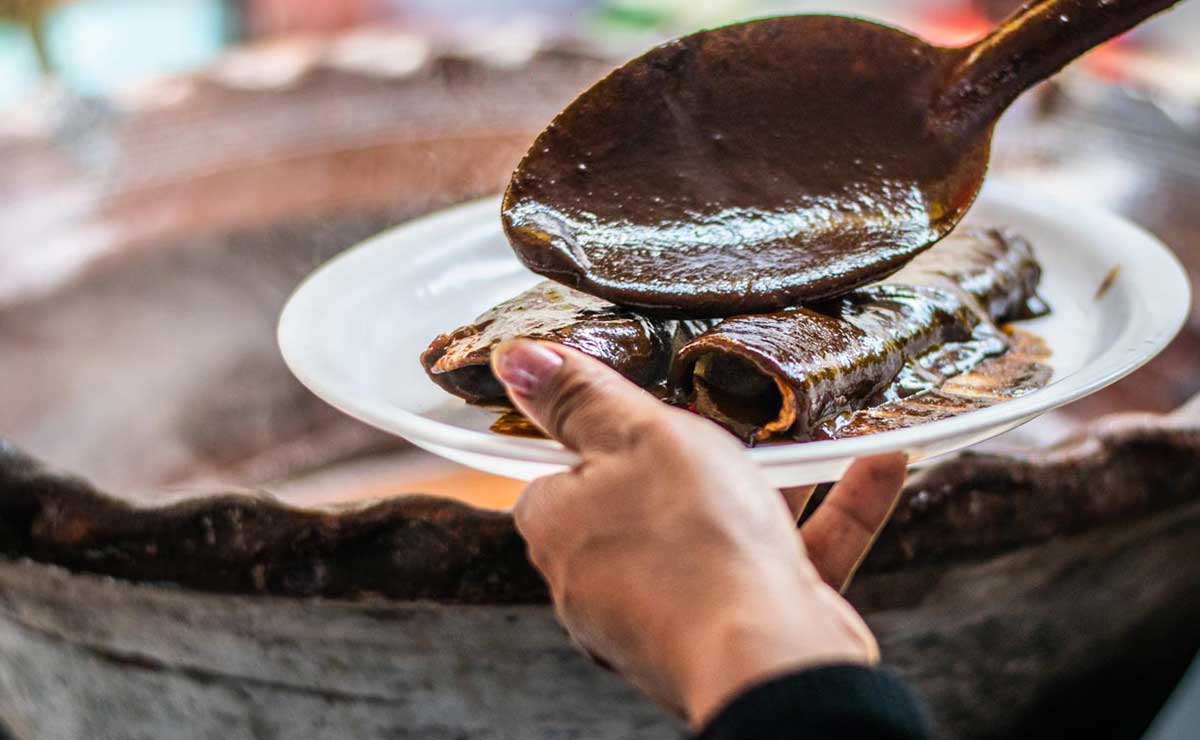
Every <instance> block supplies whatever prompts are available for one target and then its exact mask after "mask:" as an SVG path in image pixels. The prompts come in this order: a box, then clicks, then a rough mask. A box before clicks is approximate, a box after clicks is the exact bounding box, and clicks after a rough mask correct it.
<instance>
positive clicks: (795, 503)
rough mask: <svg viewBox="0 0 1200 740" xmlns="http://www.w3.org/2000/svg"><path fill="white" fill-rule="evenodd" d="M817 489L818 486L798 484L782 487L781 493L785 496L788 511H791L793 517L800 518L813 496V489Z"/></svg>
mask: <svg viewBox="0 0 1200 740" xmlns="http://www.w3.org/2000/svg"><path fill="white" fill-rule="evenodd" d="M815 490H817V487H816V486H796V487H795V488H780V489H779V493H780V495H781V496H783V500H784V502H785V503H786V504H787V507H788V511H789V512H791V515H792V519H799V518H800V515H801V514H803V513H804V507H805V506H808V501H809V499H811V498H812V495H813V491H815Z"/></svg>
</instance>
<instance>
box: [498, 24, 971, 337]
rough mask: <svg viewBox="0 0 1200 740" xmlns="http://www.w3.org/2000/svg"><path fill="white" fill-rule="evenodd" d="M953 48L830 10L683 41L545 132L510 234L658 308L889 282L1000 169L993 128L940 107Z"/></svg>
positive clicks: (780, 301) (694, 311) (560, 269)
mask: <svg viewBox="0 0 1200 740" xmlns="http://www.w3.org/2000/svg"><path fill="white" fill-rule="evenodd" d="M897 60H899V61H897ZM941 60H942V55H941V54H940V53H939V50H938V49H937V48H936V47H932V46H930V45H928V44H926V43H924V42H923V41H921V40H919V39H917V38H915V37H912V36H909V35H907V34H904V33H901V32H899V31H896V30H895V29H891V28H887V27H884V26H879V25H876V24H872V23H867V22H863V21H857V20H853V19H847V18H836V17H829V16H793V17H784V18H770V19H764V20H761V21H755V22H751V23H745V24H739V25H737V26H733V27H727V28H722V29H715V30H712V31H706V32H701V33H698V34H694V35H692V36H687V37H684V38H681V39H678V40H676V41H673V42H670V43H668V44H665V45H663V46H660V47H658V48H656V49H653V50H651V51H650V52H648V53H647V54H646V55H645V56H643V57H642V58H641V59H639V60H635V62H632V63H630V64H628V65H626V66H625V67H622V68H620V69H618V70H617V71H615V72H613V73H612V74H611V75H610V76H609V77H607V78H605V79H604V80H602V81H601V82H599V83H597V84H596V85H595V86H594V87H593V88H592V89H591V90H589V91H588V92H586V93H585V94H584V95H582V96H580V98H578V99H577V100H576V101H575V102H574V103H572V104H571V105H570V106H569V107H568V108H567V109H566V110H564V111H563V112H562V113H561V114H560V115H559V116H558V117H557V118H556V119H555V120H554V122H553V123H552V124H551V125H550V126H549V128H547V129H546V130H545V131H544V132H543V133H542V134H541V135H540V136H539V137H538V139H537V140H536V142H535V143H534V145H533V147H532V148H531V149H530V151H529V153H528V154H527V155H526V157H525V159H524V160H523V161H522V163H521V164H520V166H519V167H518V169H517V171H516V173H514V175H513V178H512V180H511V182H510V184H509V189H508V191H507V193H506V195H505V199H504V204H503V213H502V216H503V221H504V227H505V231H506V233H507V235H508V237H509V240H510V242H511V243H512V245H513V249H514V250H515V251H516V253H517V255H518V256H519V257H520V258H521V260H522V261H523V262H524V263H525V264H526V265H527V266H528V267H529V268H530V269H532V270H533V271H534V272H537V273H540V274H543V275H545V276H547V277H550V278H553V279H555V280H558V281H560V282H563V283H566V284H568V285H572V286H574V287H577V288H579V289H580V290H583V291H586V292H588V293H591V294H593V295H597V296H601V297H603V298H606V299H608V300H610V301H613V302H614V303H618V304H622V305H627V306H633V307H637V308H639V309H642V310H643V311H645V312H647V313H659V314H663V315H676V316H679V315H683V316H688V317H693V318H699V317H715V316H731V315H737V314H741V313H757V312H765V311H771V310H775V309H778V308H782V307H786V306H792V305H796V304H797V303H800V302H810V301H813V300H817V299H821V298H828V297H831V296H834V295H838V294H841V293H844V292H847V291H849V290H851V289H854V288H856V287H860V286H862V285H865V284H866V283H868V282H872V281H875V280H878V279H880V278H882V277H884V276H886V275H888V274H890V273H892V272H894V271H896V270H897V269H899V268H900V267H901V266H902V265H903V264H904V263H905V262H907V261H908V260H909V259H911V258H912V257H913V256H915V255H916V254H917V253H918V252H920V251H922V250H924V249H925V248H926V247H928V246H929V245H930V244H932V243H933V242H934V241H936V240H937V239H939V238H940V237H942V236H944V235H945V234H946V233H947V232H948V231H949V230H950V228H951V227H952V226H953V225H954V224H955V223H956V222H957V220H958V219H959V218H960V217H961V215H962V213H963V212H964V211H965V210H966V208H967V207H968V206H969V205H970V203H971V201H972V200H973V198H974V196H975V194H976V192H977V190H978V186H979V183H980V181H981V179H982V176H983V172H984V169H985V167H986V160H987V154H988V146H987V136H986V135H984V134H986V132H981V135H980V136H978V137H974V138H970V139H969V140H967V141H963V140H962V139H956V140H955V141H954V142H953V143H950V142H947V141H945V140H944V137H945V134H943V133H940V132H939V131H936V130H934V129H933V128H931V126H930V124H929V123H928V121H927V116H928V107H929V101H930V98H931V96H932V95H933V94H934V90H935V87H936V85H937V84H938V82H939V80H940V79H941V77H940V76H941V74H942V72H943V68H942V67H941V66H940V65H941V64H942V62H941Z"/></svg>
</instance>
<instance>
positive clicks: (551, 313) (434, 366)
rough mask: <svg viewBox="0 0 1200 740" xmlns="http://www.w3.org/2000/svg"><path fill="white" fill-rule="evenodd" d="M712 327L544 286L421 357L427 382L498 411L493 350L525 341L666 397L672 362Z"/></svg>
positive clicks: (445, 337) (500, 393) (500, 395)
mask: <svg viewBox="0 0 1200 740" xmlns="http://www.w3.org/2000/svg"><path fill="white" fill-rule="evenodd" d="M711 323H712V322H695V321H675V320H669V319H657V318H652V317H648V316H644V315H642V314H639V313H637V312H634V311H630V310H627V309H624V308H621V307H619V306H615V305H613V304H611V303H609V302H608V301H605V300H603V299H600V298H596V297H595V296H591V295H588V294H586V293H581V292H580V291H577V290H574V289H572V288H568V287H566V286H564V285H559V284H558V283H554V282H550V281H545V282H542V283H539V284H537V285H535V286H534V287H532V288H530V289H529V290H527V291H525V292H524V293H521V294H520V295H518V296H516V297H515V298H512V299H510V300H507V301H505V302H504V303H501V304H500V305H498V306H496V307H495V308H493V309H491V310H489V311H486V312H484V313H483V314H481V315H480V316H479V317H478V318H477V319H475V321H474V322H473V323H471V324H470V325H468V326H464V327H461V328H459V329H455V330H454V331H452V332H449V333H447V334H442V335H441V336H439V337H437V338H436V339H434V340H433V342H432V343H431V344H430V345H429V348H428V349H426V350H425V352H423V353H422V354H421V364H422V365H423V366H424V367H425V372H426V373H428V375H429V377H430V378H431V379H432V380H433V382H435V383H437V384H438V385H439V386H441V387H442V388H443V389H445V390H446V391H448V392H450V393H453V394H454V395H456V396H458V397H460V398H463V399H466V400H467V401H470V402H471V403H483V404H486V403H503V402H504V401H505V400H506V397H505V394H504V388H503V387H502V386H501V385H500V382H499V381H498V380H497V379H496V378H495V376H493V375H492V371H491V367H490V365H489V362H490V359H491V354H492V348H493V347H495V346H496V345H497V344H499V343H500V342H501V341H503V340H505V339H512V338H515V337H525V338H530V339H541V340H544V341H549V342H555V343H558V344H563V345H566V346H568V347H573V348H575V349H577V350H579V351H581V352H583V353H584V354H587V355H591V356H592V357H595V358H597V359H599V360H601V361H603V362H605V363H607V364H608V365H610V366H611V367H613V368H614V369H615V370H617V371H618V372H619V373H621V374H622V375H624V376H625V377H626V378H629V379H630V380H631V381H633V382H634V383H636V384H638V385H640V386H641V387H643V388H646V389H649V390H652V391H658V392H660V393H661V394H664V395H665V391H666V389H665V386H666V380H667V375H668V371H669V369H670V365H671V360H672V357H673V356H674V354H675V351H676V350H677V349H678V348H679V346H680V345H681V344H682V343H683V342H684V341H686V340H688V339H691V338H692V337H694V336H696V335H697V334H699V333H700V332H701V331H703V330H704V329H705V328H707V327H708V326H711Z"/></svg>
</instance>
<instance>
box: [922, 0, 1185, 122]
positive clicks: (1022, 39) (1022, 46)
mask: <svg viewBox="0 0 1200 740" xmlns="http://www.w3.org/2000/svg"><path fill="white" fill-rule="evenodd" d="M1176 2H1178V0H1030V2H1027V3H1025V4H1024V5H1023V6H1021V8H1020V9H1019V10H1017V11H1016V12H1015V13H1013V14H1012V15H1011V16H1009V17H1008V18H1007V19H1006V20H1005V21H1004V22H1003V23H1001V24H1000V25H998V26H997V27H996V28H994V29H993V30H992V32H991V33H989V34H988V35H987V36H985V37H984V38H983V39H981V40H980V41H978V42H976V43H974V44H971V45H970V46H965V47H963V48H962V49H958V50H954V51H956V52H957V54H955V61H954V62H953V63H952V65H951V67H950V70H949V74H948V76H947V78H946V82H945V83H944V84H943V86H942V88H941V92H940V93H939V94H938V95H937V97H936V98H935V99H934V101H933V114H934V117H935V120H937V121H938V122H939V124H941V125H944V126H945V125H948V126H950V127H951V129H950V130H951V131H954V132H958V133H974V132H975V131H977V130H978V129H979V128H980V127H983V126H988V125H991V123H992V121H993V120H995V118H996V117H997V116H999V115H1000V114H1001V113H1002V112H1004V109H1005V108H1007V107H1008V106H1009V104H1011V103H1012V102H1013V100H1015V99H1016V98H1017V96H1018V95H1020V94H1021V93H1022V92H1024V91H1025V90H1027V89H1029V88H1030V87H1032V86H1033V85H1034V84H1036V83H1038V82H1041V81H1042V80H1044V79H1046V78H1047V77H1049V76H1050V75H1052V74H1054V73H1055V72H1057V71H1058V70H1060V69H1062V68H1063V66H1065V65H1066V64H1067V63H1068V62H1070V61H1071V60H1073V59H1075V58H1076V57H1078V56H1080V55H1081V54H1083V53H1084V52H1086V51H1087V50H1088V49H1091V48H1092V47H1094V46H1097V45H1099V44H1101V43H1103V42H1104V41H1107V40H1108V39H1111V38H1112V37H1114V36H1117V35H1119V34H1121V33H1123V32H1125V31H1127V30H1129V29H1130V28H1133V27H1134V26H1136V25H1137V24H1138V23H1140V22H1142V21H1144V20H1145V19H1147V18H1149V17H1150V16H1152V15H1154V14H1155V13H1157V12H1159V11H1162V10H1165V9H1167V8H1169V7H1171V6H1172V5H1174V4H1175V3H1176Z"/></svg>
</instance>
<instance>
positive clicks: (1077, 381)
mask: <svg viewBox="0 0 1200 740" xmlns="http://www.w3.org/2000/svg"><path fill="white" fill-rule="evenodd" d="M968 221H969V222H970V223H973V224H977V225H1006V226H1011V227H1013V228H1014V229H1016V230H1018V231H1019V232H1020V233H1022V234H1024V235H1026V236H1027V237H1029V239H1030V240H1031V242H1032V243H1033V245H1034V249H1035V250H1036V251H1037V255H1038V257H1039V259H1040V260H1041V262H1042V265H1043V267H1044V276H1043V281H1042V288H1041V293H1042V295H1043V297H1045V299H1046V300H1047V302H1048V303H1049V304H1050V306H1051V307H1052V309H1053V311H1052V313H1051V314H1050V315H1049V316H1047V317H1044V318H1041V319H1037V320H1034V321H1029V322H1024V324H1023V326H1025V327H1027V328H1028V329H1030V330H1031V331H1033V332H1035V333H1037V334H1039V335H1040V336H1042V337H1043V338H1045V339H1046V341H1047V342H1048V343H1049V344H1050V346H1051V348H1052V349H1053V351H1054V355H1053V359H1052V365H1053V367H1054V377H1053V379H1052V381H1051V382H1050V384H1049V385H1047V386H1046V387H1045V388H1042V389H1040V390H1037V391H1034V392H1032V393H1029V394H1027V395H1025V396H1022V397H1020V398H1017V399H1014V400H1011V401H1006V402H1004V403H1001V404H998V405H996V406H993V407H990V408H986V409H982V410H979V411H972V412H969V413H966V414H962V415H960V416H957V417H954V418H951V419H945V420H942V421H934V422H930V423H927V424H922V425H920V426H916V427H911V428H908V429H901V430H896V431H889V432H881V433H877V434H872V435H868V436H865V437H858V438H851V439H841V440H832V441H823V442H810V443H805V444H790V445H772V446H768V447H762V448H758V449H753V450H750V455H751V457H753V459H754V460H755V461H756V462H757V463H758V464H759V465H761V466H762V467H763V469H764V470H765V471H766V473H767V475H768V476H769V477H770V479H771V481H772V482H773V483H774V484H775V485H778V486H784V485H800V484H804V483H814V482H818V481H825V480H834V479H836V478H838V477H839V476H841V475H842V473H843V472H844V471H845V469H846V466H847V465H848V464H849V463H850V461H851V460H852V459H853V458H855V457H857V456H860V455H869V454H874V453H880V452H887V451H892V450H905V451H907V452H908V454H909V459H910V460H912V461H913V462H918V461H920V460H923V459H927V458H929V457H932V456H934V455H941V454H945V453H947V452H951V451H954V450H959V449H962V448H964V447H967V446H969V445H972V444H975V443H977V442H980V441H982V440H984V439H987V438H989V437H993V436H995V435H997V434H1000V433H1001V432H1004V431H1007V430H1009V429H1012V428H1013V427H1015V426H1017V425H1019V424H1022V423H1024V422H1026V421H1029V420H1030V419H1032V418H1034V417H1035V416H1037V415H1038V414H1041V413H1043V412H1045V411H1048V410H1050V409H1052V408H1055V407H1056V406H1061V405H1063V404H1065V403H1069V402H1071V401H1074V400H1076V399H1078V398H1082V397H1083V396H1086V395H1088V394H1089V393H1093V392H1095V391H1097V390H1099V389H1101V388H1103V387H1104V386H1106V385H1108V384H1110V383H1112V382H1114V381H1116V380H1117V379H1119V378H1121V377H1123V376H1125V375H1127V374H1129V373H1130V372H1132V371H1133V370H1135V369H1136V368H1137V367H1139V366H1140V365H1142V364H1143V363H1145V362H1146V361H1147V360H1149V359H1150V358H1151V357H1153V356H1154V355H1155V354H1157V353H1158V352H1159V351H1160V350H1162V348H1163V347H1165V346H1166V344H1167V342H1169V341H1170V339H1171V338H1172V337H1173V336H1174V335H1175V333H1176V332H1177V331H1179V328H1180V326H1182V324H1183V321H1184V318H1185V316H1186V314H1187V310H1188V304H1189V290H1188V282H1187V280H1186V277H1185V275H1184V272H1183V268H1182V267H1181V266H1180V265H1179V263H1178V262H1177V261H1176V259H1175V258H1174V256H1173V255H1172V254H1171V253H1170V251H1168V250H1167V249H1166V247H1164V246H1163V245H1162V244H1161V243H1160V242H1159V241H1157V240H1156V239H1155V238H1154V237H1152V236H1150V235H1149V234H1147V233H1146V232H1144V231H1142V230H1141V229H1139V228H1138V227H1136V226H1134V225H1132V224H1130V223H1129V222H1127V221H1124V220H1122V219H1121V218H1119V217H1117V216H1114V215H1112V214H1109V213H1106V212H1104V211H1100V210H1096V209H1093V208H1090V207H1086V206H1083V205H1080V204H1077V203H1065V202H1062V201H1059V200H1056V199H1054V198H1052V197H1050V196H1047V195H1044V194H1042V193H1037V192H1031V191H1030V190H1028V189H1026V188H1017V187H1015V186H1013V185H1008V184H1003V183H995V182H992V183H989V184H988V186H987V187H985V188H984V192H983V194H982V195H981V196H980V198H979V201H978V202H977V203H976V205H975V206H974V208H973V209H972V210H971V213H970V216H969V217H968ZM1114 267H1119V268H1120V273H1119V275H1118V277H1117V279H1116V281H1115V283H1113V285H1112V287H1111V289H1109V290H1108V291H1107V292H1106V293H1104V295H1103V296H1102V297H1100V298H1097V297H1096V292H1097V288H1098V287H1099V285H1100V283H1101V282H1102V281H1103V280H1104V277H1105V276H1106V275H1107V274H1108V273H1109V271H1110V270H1112V269H1113V268H1114ZM538 280H539V278H538V277H537V276H536V275H533V274H532V273H530V272H528V271H527V270H526V269H525V268H524V267H522V266H521V264H520V263H519V262H518V261H517V259H516V257H515V256H514V255H513V253H512V252H511V251H510V249H509V247H508V244H507V242H506V241H505V239H504V235H503V234H502V232H501V229H500V218H499V201H498V200H497V199H491V198H489V199H487V200H483V201H477V202H474V203H468V204H466V205H462V206H458V207H455V208H451V209H449V210H446V211H443V212H440V213H436V214H434V215H432V216H428V217H426V218H423V219H420V220H418V221H413V222H410V223H408V224H405V225H403V226H400V227H397V228H395V229H392V230H390V231H386V232H384V233H382V234H380V235H378V236H376V237H374V238H372V239H369V240H367V241H366V242H363V243H362V244H360V245H359V246H357V247H355V248H354V249H351V250H349V251H347V252H345V253H343V254H341V255H339V256H338V257H336V258H335V259H333V260H331V261H330V262H329V263H327V264H326V265H324V266H323V267H321V268H320V269H318V270H317V271H316V272H314V273H313V274H312V275H311V276H309V278H308V279H307V280H305V281H304V283H303V284H301V286H300V287H299V288H298V289H297V290H296V293H295V294H294V295H293V296H292V298H291V300H290V301H289V302H288V304H287V306H286V307H285V308H284V311H283V315H282V317H281V318H280V321H279V345H280V347H281V349H282V351H283V357H284V359H285V360H286V361H287V364H288V366H289V367H290V368H291V369H292V372H294V373H295V374H296V376H297V377H299V378H300V380H301V381H302V382H303V383H304V384H305V385H306V386H308V387H309V388H310V389H312V391H313V392H314V393H316V394H317V395H318V396H320V397H321V398H323V399H324V400H326V401H328V402H329V403H331V404H333V405H334V406H336V407H338V408H339V409H342V410H343V411H345V412H346V413H348V414H350V415H352V416H355V417H357V418H359V419H361V420H363V421H365V422H367V423H369V424H373V425H375V426H377V427H380V428H382V429H386V430H388V431H390V432H394V433H396V434H399V435H401V436H403V437H406V438H407V439H409V440H411V441H412V442H413V443H414V444H416V445H419V446H420V447H423V448H425V449H427V450H429V451H431V452H434V453H436V454H438V455H442V456H444V457H447V458H450V459H451V460H456V461H458V462H460V463H463V464H465V465H469V466H471V467H474V468H478V469H480V470H485V471H488V472H491V473H497V474H499V475H504V476H509V477H512V478H522V479H530V478H534V477H537V476H540V475H544V474H547V473H552V472H556V471H559V470H561V469H563V468H564V467H565V466H569V465H571V464H572V463H573V462H574V461H575V460H576V459H577V458H576V457H575V456H574V454H573V453H571V452H569V451H568V450H565V449H564V448H563V447H562V446H560V445H559V444H557V443H556V442H552V441H549V440H541V439H527V438H521V437H512V436H504V435H499V434H495V433H492V432H489V431H488V427H489V426H490V425H491V423H492V422H493V421H494V420H495V418H496V415H495V414H494V413H493V412H490V411H487V410H484V409H479V408H476V407H472V406H469V405H467V404H465V403H464V402H462V401H461V400H459V399H457V398H454V397H453V396H450V395H448V394H447V393H445V392H444V391H443V390H441V389H440V388H438V387H437V386H436V385H434V384H433V383H432V382H431V381H430V380H429V379H428V378H427V377H426V376H425V372H424V370H423V369H422V368H421V365H420V363H419V362H418V359H417V358H418V356H419V355H420V353H421V351H422V350H424V349H425V347H426V346H427V345H428V343H429V341H430V340H431V339H433V337H434V336H436V335H437V334H439V333H441V332H444V331H448V330H450V329H453V328H455V327H457V326H460V325H462V324H466V323H469V322H470V321H471V320H472V319H473V318H474V317H475V316H477V315H478V314H479V313H481V312H482V311H484V310H486V309H488V308H490V307H492V306H493V305H495V304H496V303H498V302H500V301H502V300H504V299H507V298H510V297H512V296H513V295H515V294H516V293H518V292H520V291H521V290H523V289H525V288H527V287H529V286H531V285H532V284H534V283H535V282H537V281H538Z"/></svg>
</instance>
